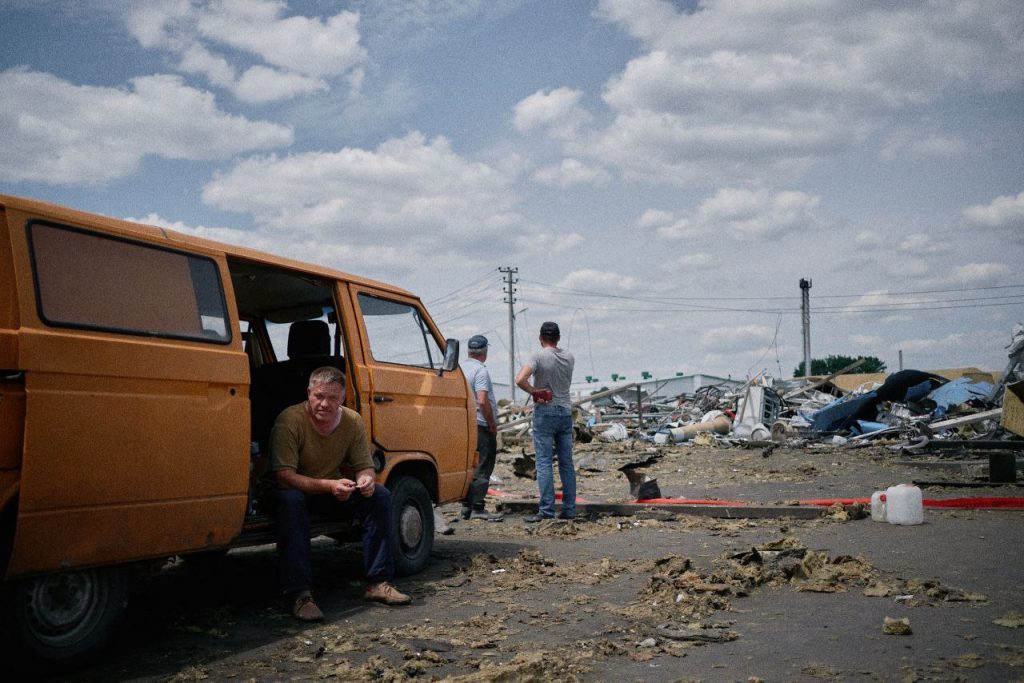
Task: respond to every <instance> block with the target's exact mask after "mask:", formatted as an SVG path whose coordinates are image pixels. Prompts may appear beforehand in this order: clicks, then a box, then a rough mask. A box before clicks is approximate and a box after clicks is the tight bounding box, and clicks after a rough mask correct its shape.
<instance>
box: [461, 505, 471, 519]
mask: <svg viewBox="0 0 1024 683" xmlns="http://www.w3.org/2000/svg"><path fill="white" fill-rule="evenodd" d="M472 514H473V508H471V507H469V506H468V505H463V506H462V511H461V512H459V517H461V518H462V519H469V518H470V516H471V515H472Z"/></svg>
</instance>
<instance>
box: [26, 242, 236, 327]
mask: <svg viewBox="0 0 1024 683" xmlns="http://www.w3.org/2000/svg"><path fill="white" fill-rule="evenodd" d="M29 245H30V250H31V253H32V269H33V274H34V276H35V285H36V294H37V297H38V306H39V316H40V317H41V318H42V319H43V320H44V321H45V322H46V323H48V324H50V325H54V326H63V327H80V328H86V329H99V330H109V331H115V332H126V333H132V334H144V335H150V336H158V337H171V338H180V339H196V340H201V341H211V342H217V343H227V342H228V341H230V339H231V336H230V335H231V333H230V330H229V328H228V322H227V321H228V315H227V307H226V305H225V303H224V290H223V287H222V286H221V281H220V274H219V272H218V270H217V264H216V263H215V262H214V261H213V260H212V259H208V258H204V257H199V256H194V255H190V254H183V253H180V252H177V251H171V250H168V249H161V248H157V247H153V246H150V245H146V244H141V243H137V242H129V241H126V240H122V239H114V238H110V237H106V236H103V235H99V234H96V233H91V232H86V231H84V230H79V229H73V228H67V227H63V226H57V225H51V224H48V223H40V222H33V223H30V224H29Z"/></svg>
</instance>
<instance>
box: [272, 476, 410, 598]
mask: <svg viewBox="0 0 1024 683" xmlns="http://www.w3.org/2000/svg"><path fill="white" fill-rule="evenodd" d="M274 497H275V502H276V516H277V558H278V568H279V571H280V578H281V591H282V592H283V593H284V594H286V595H289V594H292V593H297V592H299V591H307V590H311V589H312V588H313V568H312V564H311V562H310V552H311V546H310V538H309V513H310V512H311V511H312V512H317V513H320V514H324V515H327V516H329V517H332V518H340V519H351V518H353V517H356V518H358V519H359V522H360V524H361V525H362V530H363V571H364V573H365V574H366V580H367V582H368V583H371V584H372V583H379V582H381V581H391V580H392V579H393V578H394V576H395V569H394V563H393V561H392V559H391V546H390V539H389V538H388V534H389V533H390V530H391V492H390V491H388V490H387V489H386V488H385V487H383V486H381V485H379V484H378V485H377V486H375V487H374V489H373V495H372V496H370V497H369V498H364V497H363V496H362V495H360V493H359V492H358V491H356V492H354V493H353V494H352V496H351V497H350V498H349V499H348V500H346V501H344V502H342V501H340V500H338V499H337V498H335V497H334V496H332V495H329V494H324V495H317V496H308V495H306V494H305V493H303V492H302V491H296V490H295V489H276V490H275V492H274Z"/></svg>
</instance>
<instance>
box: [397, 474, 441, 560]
mask: <svg viewBox="0 0 1024 683" xmlns="http://www.w3.org/2000/svg"><path fill="white" fill-rule="evenodd" d="M388 488H389V489H391V556H392V558H393V559H394V562H395V572H396V573H398V574H415V573H417V572H420V571H422V570H423V568H424V567H426V566H427V561H428V560H429V559H430V551H431V550H433V548H434V506H433V503H432V502H431V500H430V494H429V493H427V489H426V487H425V486H423V483H422V482H421V481H420V480H419V479H416V478H415V477H409V476H405V477H399V478H398V479H396V480H395V482H394V483H393V484H392V485H390V486H388Z"/></svg>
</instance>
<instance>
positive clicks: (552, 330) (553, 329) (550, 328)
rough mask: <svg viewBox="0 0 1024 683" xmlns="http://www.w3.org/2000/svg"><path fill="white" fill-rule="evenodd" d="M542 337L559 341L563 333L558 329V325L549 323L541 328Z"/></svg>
mask: <svg viewBox="0 0 1024 683" xmlns="http://www.w3.org/2000/svg"><path fill="white" fill-rule="evenodd" d="M540 336H542V337H551V338H553V339H557V338H559V337H561V336H562V333H561V332H560V331H559V329H558V323H553V322H551V321H548V322H546V323H544V324H543V325H541V326H540Z"/></svg>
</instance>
